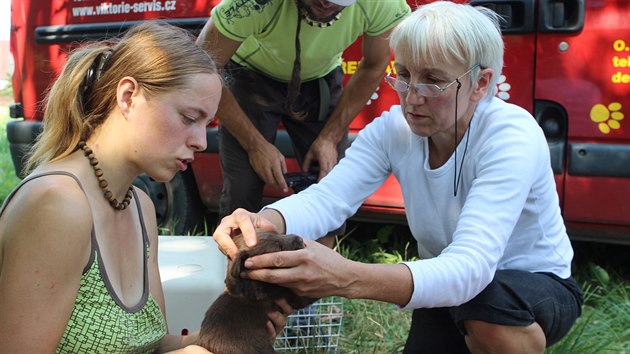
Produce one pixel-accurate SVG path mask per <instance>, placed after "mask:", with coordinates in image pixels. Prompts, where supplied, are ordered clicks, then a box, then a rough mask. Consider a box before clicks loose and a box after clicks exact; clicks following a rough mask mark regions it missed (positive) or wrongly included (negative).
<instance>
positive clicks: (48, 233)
mask: <svg viewBox="0 0 630 354" xmlns="http://www.w3.org/2000/svg"><path fill="white" fill-rule="evenodd" d="M0 225H2V227H1V228H0V229H2V232H0V242H1V243H2V245H3V246H6V245H7V243H9V242H13V241H17V240H20V241H24V242H26V241H28V243H31V242H32V243H38V244H41V243H42V242H43V241H44V243H48V242H45V241H47V240H48V239H49V238H51V237H54V238H55V240H56V241H58V242H63V243H66V242H68V243H75V242H78V243H79V244H84V245H88V244H89V242H90V239H89V237H87V239H86V237H85V236H86V235H88V236H89V235H90V232H91V228H92V213H91V209H90V205H89V202H88V200H87V197H86V196H85V193H84V192H83V191H82V190H81V187H80V186H79V185H78V184H77V182H76V181H75V180H74V179H73V178H71V177H69V176H65V175H49V176H45V177H40V178H36V179H33V180H31V181H29V182H27V183H26V184H24V185H23V186H22V187H21V188H20V189H19V190H18V191H17V192H16V193H15V196H14V197H13V199H12V200H11V201H10V202H9V203H8V205H7V206H6V209H5V211H4V213H3V215H2V218H1V219H0ZM48 241H49V240H48ZM75 244H76V243H75Z"/></svg>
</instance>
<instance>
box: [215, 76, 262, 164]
mask: <svg viewBox="0 0 630 354" xmlns="http://www.w3.org/2000/svg"><path fill="white" fill-rule="evenodd" d="M217 117H218V118H219V121H220V122H221V124H223V126H224V127H225V128H227V130H229V132H230V133H231V134H232V135H233V136H234V137H235V138H236V140H238V142H239V144H240V145H241V146H242V147H243V149H245V151H248V152H249V151H250V150H252V149H254V148H255V147H256V146H260V145H261V144H262V143H263V142H265V138H264V137H263V136H262V135H261V134H260V132H259V131H258V129H256V127H255V126H254V124H253V123H252V122H251V120H250V119H249V118H248V117H247V115H246V114H245V112H243V109H241V106H240V105H239V104H238V101H237V100H236V98H234V95H233V94H232V92H231V91H230V90H229V89H228V88H227V87H224V88H223V91H222V93H221V101H220V102H219V108H218V110H217Z"/></svg>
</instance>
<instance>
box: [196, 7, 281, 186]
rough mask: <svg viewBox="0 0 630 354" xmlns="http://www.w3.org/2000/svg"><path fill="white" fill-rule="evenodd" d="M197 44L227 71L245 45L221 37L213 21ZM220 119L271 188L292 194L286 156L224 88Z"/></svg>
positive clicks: (208, 23) (218, 115)
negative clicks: (285, 175) (265, 136)
mask: <svg viewBox="0 0 630 354" xmlns="http://www.w3.org/2000/svg"><path fill="white" fill-rule="evenodd" d="M197 43H198V44H199V45H200V46H201V47H202V48H203V49H204V50H206V51H207V52H208V53H211V54H212V56H213V58H214V60H215V62H216V64H217V66H218V67H219V68H224V67H225V65H226V64H227V62H228V61H229V60H230V58H231V57H232V56H233V55H234V53H235V52H236V50H237V49H238V47H239V46H240V45H241V43H240V42H238V41H234V40H232V39H229V38H227V37H226V36H224V35H223V34H221V32H219V30H218V29H217V27H216V26H215V25H214V22H213V21H212V18H210V19H208V22H207V23H206V25H205V26H204V28H203V30H202V31H201V33H200V34H199V37H198V38H197ZM217 117H218V118H219V120H220V121H221V123H222V124H223V125H224V126H225V127H226V128H227V129H228V130H229V131H230V133H231V134H232V135H234V137H235V138H236V140H238V142H239V144H241V146H242V147H243V149H245V151H247V154H248V155H249V162H250V164H251V165H252V167H253V168H254V170H255V171H256V173H257V174H258V176H259V177H260V178H261V179H262V180H263V181H265V183H266V184H267V185H269V186H270V187H271V188H275V189H278V190H282V191H284V192H286V191H288V186H287V184H286V182H285V180H284V176H283V174H284V173H286V172H287V167H286V161H285V158H284V155H282V153H281V152H280V151H279V150H278V149H277V148H276V147H275V145H273V144H271V143H269V142H268V141H267V140H265V138H264V137H263V136H262V135H261V134H260V132H259V131H258V130H257V129H256V127H255V126H254V125H253V124H252V122H251V120H250V119H249V118H248V117H247V115H246V114H245V112H243V109H242V108H241V106H240V105H239V104H238V102H237V101H236V99H235V98H234V95H233V94H232V92H231V91H230V90H229V89H228V88H227V87H223V91H222V93H221V101H220V102H219V109H218V111H217Z"/></svg>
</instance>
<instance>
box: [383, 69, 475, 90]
mask: <svg viewBox="0 0 630 354" xmlns="http://www.w3.org/2000/svg"><path fill="white" fill-rule="evenodd" d="M479 66H481V65H479V64H475V65H473V66H472V67H471V68H470V69H468V71H466V72H465V73H463V74H461V75H460V76H458V77H457V78H456V79H455V80H453V81H451V82H449V83H448V84H446V85H445V86H442V87H440V86H438V85H436V84H413V85H411V84H410V83H408V82H406V81H403V80H401V79H399V78H397V77H393V76H392V72H391V71H390V72H388V73H387V76H385V82H387V84H389V86H391V88H393V89H394V91H396V92H399V93H405V92H407V91H409V89H410V88H411V86H413V87H414V88H415V89H416V93H418V94H419V95H420V96H424V97H437V96H439V95H441V94H442V92H444V91H446V90H447V89H448V88H449V87H451V86H453V84H455V83H456V82H457V83H459V79H461V78H462V77H464V76H466V75H468V73H470V72H471V71H472V70H473V69H475V68H477V67H479Z"/></svg>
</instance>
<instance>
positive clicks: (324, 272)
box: [245, 240, 359, 298]
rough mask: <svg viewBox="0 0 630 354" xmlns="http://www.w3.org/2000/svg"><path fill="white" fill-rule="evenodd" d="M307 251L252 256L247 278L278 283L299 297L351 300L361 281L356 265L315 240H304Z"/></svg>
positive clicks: (248, 265)
mask: <svg viewBox="0 0 630 354" xmlns="http://www.w3.org/2000/svg"><path fill="white" fill-rule="evenodd" d="M304 243H305V248H303V249H300V250H296V251H281V252H274V253H267V254H262V255H258V256H254V257H250V258H248V259H247V260H246V261H245V267H246V268H247V269H248V272H247V273H246V274H245V275H246V276H247V277H248V278H250V279H254V280H259V281H264V282H268V283H274V284H278V285H281V286H284V287H287V288H290V289H291V290H293V292H294V293H296V294H297V295H299V296H306V297H311V298H322V297H326V296H332V295H340V296H345V297H348V295H350V294H346V292H348V291H350V285H351V284H352V282H353V281H354V280H356V279H358V278H359V275H358V274H354V273H355V272H354V270H355V269H354V268H353V267H352V265H353V264H355V263H356V262H353V261H351V260H348V259H346V258H344V257H342V256H341V255H340V254H339V253H337V252H335V251H334V250H332V249H330V248H328V247H326V246H324V245H322V244H321V243H319V242H316V241H310V240H304Z"/></svg>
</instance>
